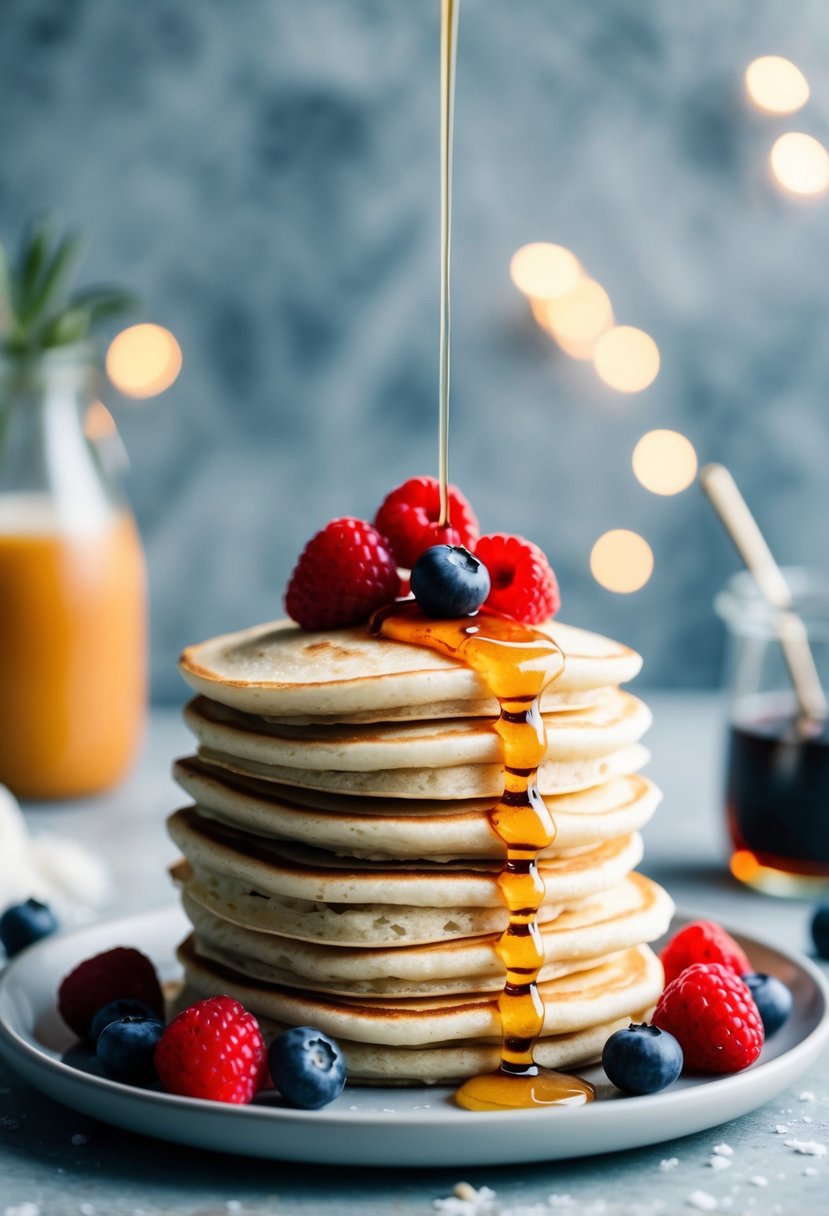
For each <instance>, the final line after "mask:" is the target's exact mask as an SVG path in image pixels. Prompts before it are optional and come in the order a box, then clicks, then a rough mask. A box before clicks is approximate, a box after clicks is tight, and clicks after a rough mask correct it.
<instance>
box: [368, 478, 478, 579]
mask: <svg viewBox="0 0 829 1216" xmlns="http://www.w3.org/2000/svg"><path fill="white" fill-rule="evenodd" d="M449 517H450V519H451V527H449V528H439V527H438V520H439V519H440V483H439V482H438V479H437V478H436V477H411V478H409V480H408V481H404V482H403V485H402V486H398V487H397V488H396V489H395V490H392V491H391V493H389V494H387V495H386V497H385V498H384V499H383V504H382V506H381V507H380V510H379V511H378V512H377V515H376V517H375V520H374V526H375V528H377V530H378V531H379V532H382V533H383V535H384V536H385V537H386V539H387V540H388V542H389V544H390V545H391V550H392V553H393V554H394V556H395V558H396V559H397V563H398V565H400V566H405V567H406V568H407V569H409V570H410V569H411V568H412V566H413V565H414V564H415V562H416V561H417V559H418V558H419V557H420V555H421V553H422V552H423V551H424V549H430V548H431V547H432V545H464V546H465V547H466V548H467V549H470V550H474V548H475V541H476V540H477V539H478V520H477V519H476V517H475V513H474V511H473V510H472V508H471V506H470V505H469V503H468V502H467V500H466V498H465V497H464V495H463V494H462V493H461V492H460V490H459V489H458V487H457V486H450V487H449Z"/></svg>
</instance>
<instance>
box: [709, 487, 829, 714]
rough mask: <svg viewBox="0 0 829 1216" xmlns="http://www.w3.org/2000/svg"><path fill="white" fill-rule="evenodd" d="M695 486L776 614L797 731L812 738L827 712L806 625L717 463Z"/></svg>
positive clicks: (753, 522) (736, 492)
mask: <svg viewBox="0 0 829 1216" xmlns="http://www.w3.org/2000/svg"><path fill="white" fill-rule="evenodd" d="M699 481H700V485H701V486H702V488H703V490H704V491H705V493H706V495H707V496H708V499H709V501H710V503H711V505H712V506H713V508H714V510H715V511H716V512H717V515H718V516H719V518H720V522H721V523H722V525H723V527H724V528H725V530H726V532H727V533H728V535H729V536H730V537H731V540H732V541H733V542H734V546H735V548H736V549H737V552H738V553H739V555H740V557H741V558H742V559H743V562H744V563H745V565H746V568H747V570H748V571H749V573H750V574H751V575H752V577H753V578H754V581H755V582H756V584H757V587H758V589H759V591H760V594H761V595H762V597H763V599H764V600H765V602H766V603H767V604H768V606H769V608H771V609H772V610H773V612H774V614H775V618H774V624H775V632H776V633H777V638H778V640H779V642H780V646H781V649H782V651H783V657H784V659H785V661H786V666H787V667H788V669H789V675H790V676H791V680H792V685H793V686H794V693H795V696H796V697H797V705H798V719H797V729H798V732H799V733H800V734H801V735H814V734H815V733H816V732H817V731H818V729H819V728H820V727H822V725H823V723H824V721H825V720H826V715H827V712H829V707H827V702H826V694H825V693H824V691H823V688H822V686H821V683H820V677H819V676H818V673H817V668H816V667H815V659H814V655H813V654H812V650H811V647H810V646H809V637H808V634H807V632H806V626H805V625H804V623H803V619H802V618H801V617H800V616H798V614H797V613H796V612H795V611H794V608H793V607H792V593H791V591H790V590H789V585H788V583H787V582H786V579H785V578H784V576H783V572H782V571H781V569H780V567H779V566H778V564H777V562H776V561H775V560H774V557H773V555H772V552H771V549H769V546H768V543H767V542H766V538H765V537H764V536H763V533H762V532H761V531H760V527H759V525H758V523H757V520H756V519H755V518H754V516H753V515H752V514H751V511H750V510H749V508H748V504H747V503H746V501H745V499H744V498H743V496H742V494H741V493H740V490H739V488H738V486H737V483H736V482H735V480H734V478H733V477H732V476H731V474H730V473H729V471H728V469H727V468H725V466H724V465H721V464H707V465H706V466H705V467H704V468H703V469H700V473H699Z"/></svg>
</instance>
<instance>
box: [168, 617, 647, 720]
mask: <svg viewBox="0 0 829 1216" xmlns="http://www.w3.org/2000/svg"><path fill="white" fill-rule="evenodd" d="M537 628H538V629H540V630H541V631H542V632H544V633H546V634H548V635H549V636H550V637H552V638H553V640H554V641H555V642H556V644H557V645H558V646H559V647H560V648H561V650H562V652H563V654H564V656H565V663H564V671H563V672H562V674H561V675H560V676H559V677H558V679H557V680H555V681H554V683H553V684H552V685H551V686H550V690H549V695H550V696H551V698H553V700H552V702H551V708H552V707H553V706H555V708H562V707H563V706H565V705H566V703H567V700H566V698H567V695H568V694H572V695H573V696H574V698H576V699H578V700H580V701H581V703H583V699H584V694H585V693H586V692H589V691H590V690H593V689H604V688H607V687H609V686H612V685H617V684H623V683H625V682H626V681H627V680H631V679H633V677H634V676H635V675H636V674H637V673H638V671H639V669H640V667H641V665H642V660H641V659H640V657H639V655H638V654H636V652H635V651H633V650H630V649H629V648H628V647H627V646H623V645H621V644H620V643H619V642H613V641H611V640H610V639H609V638H605V637H602V636H601V635H600V634H596V633H589V632H587V631H586V630H584V629H576V628H574V627H573V626H570V625H563V624H561V623H560V622H559V621H548V622H546V623H545V624H543V625H539V626H537ZM179 666H180V670H181V673H182V675H183V676H184V679H185V680H186V681H187V683H188V684H189V685H190V686H191V688H194V689H195V690H196V691H197V692H199V693H201V694H202V695H203V696H205V697H209V698H210V699H211V700H213V701H219V702H221V703H222V704H224V705H228V706H230V707H231V708H234V709H240V710H243V711H244V712H246V713H253V714H259V715H262V716H272V717H283V716H287V717H296V716H299V715H306V714H307V715H321V716H336V717H337V718H338V719H339V720H340V721H342V720H343V718H344V717H348V715H352V714H355V715H356V714H359V715H368V716H369V717H370V716H372V715H375V714H376V715H378V716H379V717H381V718H382V716H383V715H384V712H385V711H389V710H392V711H395V712H399V710H400V708H401V707H418V712H417V717H418V718H421V719H422V718H430V717H441V716H443V713H444V710H443V709H442V708H441V707H443V706H445V705H446V704H447V703H469V704H468V708H467V709H466V710H465V711H464V714H465V715H478V714H480V715H489V716H495V715H496V714H497V713H498V705H497V703H496V701H495V700H494V699H493V697H492V696H491V694H490V693H489V690H488V688H487V685H486V682H485V681H484V679H483V677H482V676H481V675H479V674H478V673H477V672H474V671H472V670H471V669H470V668H468V667H467V666H466V665H465V664H463V663H461V662H459V661H456V660H454V659H450V658H447V657H446V656H445V655H442V654H438V653H437V652H436V651H433V650H427V649H426V648H425V647H420V646H409V645H407V644H406V643H403V642H394V641H390V640H388V639H386V638H377V637H372V636H371V635H370V634H369V633H368V631H367V630H366V629H365V628H359V627H357V628H352V629H338V630H336V631H334V632H332V631H327V632H320V633H308V632H305V631H304V630H301V629H300V628H299V627H298V626H297V625H294V624H293V622H291V621H275V622H272V623H271V624H268V625H257V626H254V627H253V628H252V629H245V630H242V631H240V632H239V633H232V634H224V635H223V636H221V637H217V638H212V639H210V640H209V641H206V642H202V643H200V644H199V645H196V646H188V647H187V649H186V650H185V651H184V653H183V654H182V656H181V660H180V664H179ZM541 707H542V709H544V708H545V707H546V705H545V698H544V697H542V700H541Z"/></svg>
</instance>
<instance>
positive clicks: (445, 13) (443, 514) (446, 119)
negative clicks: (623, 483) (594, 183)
mask: <svg viewBox="0 0 829 1216" xmlns="http://www.w3.org/2000/svg"><path fill="white" fill-rule="evenodd" d="M459 8H460V0H440V356H439V373H438V374H439V390H438V406H439V431H438V480H439V482H440V518H439V519H438V525H439V526H440V527H441V528H445V527H448V525H449V343H450V298H449V263H450V254H451V249H452V133H453V129H454V111H455V60H456V47H457V42H458V10H459Z"/></svg>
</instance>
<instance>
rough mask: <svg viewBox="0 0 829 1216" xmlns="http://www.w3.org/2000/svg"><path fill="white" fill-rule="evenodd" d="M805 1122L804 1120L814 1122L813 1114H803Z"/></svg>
mask: <svg viewBox="0 0 829 1216" xmlns="http://www.w3.org/2000/svg"><path fill="white" fill-rule="evenodd" d="M803 1122H804V1123H812V1122H813V1120H812V1116H811V1115H804V1116H803Z"/></svg>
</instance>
